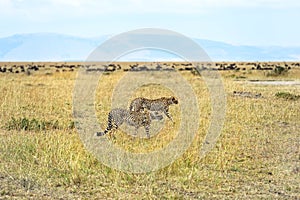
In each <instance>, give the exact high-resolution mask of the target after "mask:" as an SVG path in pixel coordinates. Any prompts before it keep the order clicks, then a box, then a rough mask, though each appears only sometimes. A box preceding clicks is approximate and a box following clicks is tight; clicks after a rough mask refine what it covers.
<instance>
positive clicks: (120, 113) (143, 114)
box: [97, 108, 151, 138]
mask: <svg viewBox="0 0 300 200" xmlns="http://www.w3.org/2000/svg"><path fill="white" fill-rule="evenodd" d="M123 123H126V124H128V125H130V126H134V127H135V134H137V130H138V128H140V127H142V126H143V127H144V128H145V131H146V134H147V137H148V138H150V133H149V130H150V125H151V115H150V113H149V112H148V111H140V112H135V111H129V110H126V109H122V108H115V109H112V110H111V111H110V112H109V114H108V124H107V128H106V129H105V130H104V132H97V136H103V135H105V134H107V133H108V132H109V131H110V130H112V129H113V128H115V129H118V127H119V126H121V125H122V124H123Z"/></svg>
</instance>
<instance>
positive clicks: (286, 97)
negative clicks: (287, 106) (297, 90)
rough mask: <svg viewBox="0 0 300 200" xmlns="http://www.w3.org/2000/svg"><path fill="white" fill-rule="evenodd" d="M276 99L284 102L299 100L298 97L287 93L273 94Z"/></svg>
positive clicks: (299, 97)
mask: <svg viewBox="0 0 300 200" xmlns="http://www.w3.org/2000/svg"><path fill="white" fill-rule="evenodd" d="M275 96H276V97H277V98H283V99H286V100H298V99H300V95H295V94H291V93H289V92H277V93H276V94H275Z"/></svg>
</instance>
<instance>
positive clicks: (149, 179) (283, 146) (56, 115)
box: [0, 72, 300, 199]
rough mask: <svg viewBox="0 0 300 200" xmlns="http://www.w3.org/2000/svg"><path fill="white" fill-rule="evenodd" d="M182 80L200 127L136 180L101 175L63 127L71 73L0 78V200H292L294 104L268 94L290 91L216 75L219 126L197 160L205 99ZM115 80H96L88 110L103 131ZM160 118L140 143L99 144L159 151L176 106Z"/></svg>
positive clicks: (152, 91) (152, 92) (108, 172)
mask: <svg viewBox="0 0 300 200" xmlns="http://www.w3.org/2000/svg"><path fill="white" fill-rule="evenodd" d="M182 75H183V76H184V77H185V78H186V79H187V81H188V82H189V83H190V84H191V86H192V88H193V90H194V91H195V94H196V96H197V98H198V107H199V110H200V118H199V119H190V120H198V121H199V127H198V132H197V133H196V137H195V139H194V141H193V143H192V145H191V146H190V148H189V149H187V151H186V152H185V153H184V154H183V156H181V157H180V158H179V159H177V160H176V161H175V162H174V163H172V164H171V165H169V166H167V167H165V168H163V169H160V170H158V171H155V172H151V173H145V174H131V173H124V172H120V171H118V170H115V169H112V168H110V167H107V166H105V165H103V164H102V163H100V162H99V161H98V160H97V159H96V158H95V157H94V156H93V155H92V154H91V153H90V152H88V151H87V150H86V149H85V147H84V145H83V144H82V142H81V140H80V137H79V135H78V133H77V131H76V129H73V127H72V122H73V117H72V92H73V86H74V80H75V77H76V73H71V72H70V73H58V74H54V75H52V76H47V75H44V74H42V73H41V74H34V75H31V76H22V75H19V76H16V75H9V74H8V75H1V78H0V91H1V93H2V95H1V96H0V102H1V103H0V127H1V130H0V137H1V139H0V197H3V198H8V197H12V196H17V197H20V198H28V197H29V196H33V197H36V198H41V199H43V198H45V199H47V198H48V199H59V198H64V199H76V198H83V199H104V198H118V199H128V198H130V199H132V198H138V199H143V198H150V199H151V198H168V199H169V198H177V199H183V198H186V199H198V198H205V199H227V198H235V199H245V198H246V199H249V198H250V199H251V198H253V199H260V198H262V199H268V198H275V199H277V198H281V199H293V198H294V199H296V198H298V197H299V192H300V188H299V178H298V174H299V171H297V169H298V168H297V161H299V156H298V153H299V152H298V150H299V148H298V147H299V146H298V145H299V121H300V116H299V115H298V114H297V113H300V102H299V101H288V102H287V101H286V100H285V99H281V98H277V97H276V96H275V94H277V93H278V92H279V91H287V92H290V93H291V94H300V90H299V88H298V87H293V86H261V85H250V84H247V83H241V82H237V81H234V79H232V78H230V77H227V75H228V74H225V73H224V76H223V78H224V79H223V80H224V86H225V89H226V93H227V105H226V106H227V109H226V110H227V113H226V114H227V115H226V119H225V124H224V127H223V129H222V133H221V135H220V138H219V140H218V142H217V144H216V146H215V147H214V148H213V149H212V151H211V152H210V153H208V154H207V155H206V156H205V157H204V158H202V159H200V158H199V151H200V149H201V147H202V142H203V140H204V137H205V135H206V133H207V130H208V128H209V126H210V116H211V107H210V99H209V93H208V89H207V88H206V85H205V82H204V81H203V80H202V78H201V77H198V76H194V75H192V74H191V73H187V72H182ZM122 76H123V74H121V73H112V74H110V75H108V76H103V77H102V78H103V79H102V80H101V82H100V83H99V86H98V90H97V93H96V102H95V108H96V111H97V113H96V114H97V118H98V121H99V123H100V125H101V126H102V127H103V128H105V126H106V123H107V114H108V112H109V110H110V108H111V97H112V91H113V88H114V87H115V85H117V83H118V80H119V79H120V77H122ZM247 76H255V74H251V75H247ZM225 77H227V78H225ZM261 77H264V76H263V75H261ZM232 91H250V92H256V93H262V95H263V97H264V98H260V99H251V98H242V97H236V96H233V95H230V94H231V93H232ZM161 95H163V96H169V95H173V93H172V91H170V90H168V89H166V88H163V87H160V86H157V85H149V86H145V87H142V88H139V90H137V91H136V92H135V93H134V95H133V96H132V99H133V98H135V97H137V96H147V97H150V98H155V97H158V96H161ZM128 103H129V102H128ZM193 108H195V106H191V109H193ZM170 113H171V114H172V116H173V118H174V121H175V124H172V123H171V122H170V121H168V120H166V122H165V123H164V126H163V129H162V130H161V131H160V132H159V133H158V134H157V135H156V136H155V137H153V138H152V139H150V140H147V139H136V140H132V138H131V137H130V136H128V135H127V134H126V133H125V132H124V129H122V128H121V129H119V130H117V131H115V132H114V137H110V136H105V137H108V138H109V139H110V140H111V141H112V142H113V143H114V144H115V145H117V146H119V147H120V148H123V149H126V150H127V151H131V152H150V151H153V150H159V149H161V148H164V147H166V146H167V145H168V143H169V142H170V141H171V140H172V138H173V137H174V136H176V131H177V130H178V127H179V125H180V120H181V119H180V114H179V113H180V104H179V105H174V106H172V107H171V110H170ZM73 125H74V124H73ZM141 131H143V130H141ZM1 177H2V178H1Z"/></svg>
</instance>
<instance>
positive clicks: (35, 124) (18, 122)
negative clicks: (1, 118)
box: [5, 117, 74, 131]
mask: <svg viewBox="0 0 300 200" xmlns="http://www.w3.org/2000/svg"><path fill="white" fill-rule="evenodd" d="M5 128H6V129H7V130H19V131H20V130H24V131H43V130H53V129H73V128H74V123H73V122H70V123H69V125H68V126H67V127H63V126H60V125H59V122H58V120H55V121H46V120H38V119H28V118H26V117H23V118H14V117H12V118H11V119H10V120H9V121H7V122H6V123H5Z"/></svg>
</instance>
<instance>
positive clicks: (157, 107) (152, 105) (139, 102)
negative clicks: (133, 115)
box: [129, 96, 178, 121]
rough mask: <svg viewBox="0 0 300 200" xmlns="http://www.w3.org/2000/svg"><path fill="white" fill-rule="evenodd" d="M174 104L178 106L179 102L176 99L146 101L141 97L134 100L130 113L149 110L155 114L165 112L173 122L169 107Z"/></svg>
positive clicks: (163, 98) (165, 98) (162, 98)
mask: <svg viewBox="0 0 300 200" xmlns="http://www.w3.org/2000/svg"><path fill="white" fill-rule="evenodd" d="M172 104H178V100H177V98H175V97H173V96H172V97H161V98H159V99H146V98H143V97H139V98H136V99H134V100H133V101H132V102H131V104H130V106H129V110H130V111H135V112H140V111H141V110H145V109H147V110H149V111H154V112H163V113H165V115H166V116H167V117H168V118H169V119H170V120H171V121H173V119H172V117H171V115H170V113H169V106H170V105H172Z"/></svg>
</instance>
